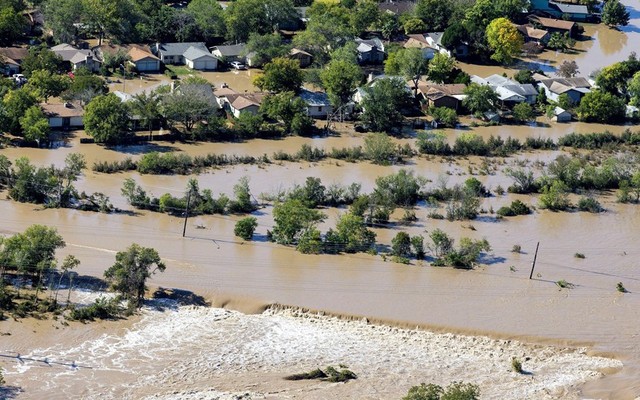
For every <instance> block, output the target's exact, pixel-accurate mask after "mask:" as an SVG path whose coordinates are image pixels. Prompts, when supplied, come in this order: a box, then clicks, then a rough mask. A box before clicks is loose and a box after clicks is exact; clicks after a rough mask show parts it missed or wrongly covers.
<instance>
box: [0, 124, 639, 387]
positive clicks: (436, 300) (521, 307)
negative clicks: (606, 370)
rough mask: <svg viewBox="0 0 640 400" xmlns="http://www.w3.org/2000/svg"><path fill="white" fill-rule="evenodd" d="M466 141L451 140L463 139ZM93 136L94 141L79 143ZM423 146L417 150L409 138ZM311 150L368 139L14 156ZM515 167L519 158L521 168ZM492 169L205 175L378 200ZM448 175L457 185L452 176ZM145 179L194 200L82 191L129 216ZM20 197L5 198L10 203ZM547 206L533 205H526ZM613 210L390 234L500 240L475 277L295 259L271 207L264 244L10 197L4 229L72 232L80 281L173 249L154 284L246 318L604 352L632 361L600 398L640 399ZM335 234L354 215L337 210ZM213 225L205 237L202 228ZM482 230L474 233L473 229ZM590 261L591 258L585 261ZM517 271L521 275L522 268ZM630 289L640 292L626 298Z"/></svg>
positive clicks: (634, 315) (536, 131)
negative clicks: (349, 320)
mask: <svg viewBox="0 0 640 400" xmlns="http://www.w3.org/2000/svg"><path fill="white" fill-rule="evenodd" d="M600 128H609V129H610V130H613V131H619V130H621V129H623V127H594V126H592V125H579V124H572V125H564V124H552V125H551V126H550V127H546V128H535V127H524V128H514V127H497V128H477V129H476V130H475V132H478V133H479V134H481V135H483V136H488V135H490V134H494V135H496V134H500V135H503V136H506V135H512V136H517V137H520V138H524V137H526V136H548V137H554V138H557V137H558V136H561V135H563V134H565V133H568V132H570V131H573V130H579V131H594V130H596V131H597V130H603V129H600ZM456 134H457V133H456V132H454V131H449V135H450V136H451V137H450V139H451V140H453V137H454V136H455V135H456ZM78 136H81V133H79V134H78ZM402 141H403V142H408V143H411V144H413V145H415V143H414V142H415V140H414V139H403V140H402ZM303 143H308V144H312V145H314V146H318V147H323V148H328V149H330V148H331V147H334V146H336V147H338V146H340V147H343V146H353V145H361V144H362V143H363V139H362V137H361V136H360V135H353V136H349V135H345V136H343V137H330V138H321V139H308V138H299V137H295V138H288V139H285V140H275V141H267V140H255V141H251V142H247V143H211V144H197V145H191V144H177V143H175V144H173V143H157V144H154V145H147V146H138V147H126V148H119V149H115V150H112V149H106V148H103V147H100V146H96V145H80V144H79V139H78V138H77V137H76V138H75V139H72V140H71V141H69V142H68V143H67V144H66V145H65V146H63V147H61V148H58V149H55V150H46V149H3V150H0V153H1V154H6V155H7V156H8V157H9V158H11V159H15V158H16V157H19V156H23V155H24V156H27V157H29V158H30V159H32V160H33V161H34V162H35V163H37V164H41V165H46V164H52V163H53V164H57V165H61V164H62V163H63V161H64V157H65V156H66V155H67V154H69V153H71V152H76V151H79V152H82V153H83V154H85V156H86V158H87V160H88V161H89V165H91V163H92V162H93V161H96V160H116V159H124V158H125V157H128V156H131V157H133V158H137V157H139V155H140V154H142V153H143V152H145V151H150V150H153V149H159V150H162V151H184V152H186V153H189V154H192V155H194V154H206V153H210V152H215V153H222V152H225V153H236V154H253V155H261V154H264V153H266V154H269V155H270V154H272V153H273V152H274V151H276V150H284V151H287V152H295V151H297V150H298V149H299V148H300V146H301V145H302V144H303ZM557 154H559V152H534V153H527V154H520V155H518V156H517V157H516V158H521V159H528V160H536V159H541V160H547V161H548V160H550V159H552V158H553V157H555V156H556V155H557ZM509 160H512V159H507V162H512V161H509ZM480 162H481V160H480V159H478V158H471V159H470V160H459V161H456V163H444V162H441V161H440V160H438V159H432V160H426V159H424V158H414V159H413V160H411V162H410V163H408V164H407V165H404V166H391V167H381V166H374V165H371V164H369V163H367V162H362V163H355V164H353V163H346V162H342V161H339V162H336V161H335V160H329V161H325V162H322V163H282V164H272V165H267V166H257V165H252V166H236V167H232V168H227V169H222V170H212V171H209V172H207V173H204V174H202V175H200V176H199V177H198V179H199V180H200V184H201V187H205V188H212V190H213V192H214V194H217V193H220V192H225V193H227V194H231V193H232V187H233V185H234V184H235V183H236V182H237V179H239V178H240V177H242V176H249V177H250V179H251V182H250V185H251V188H252V192H253V193H254V194H255V195H257V194H258V193H261V192H271V191H274V190H278V189H286V188H289V187H291V185H292V184H293V183H303V182H304V179H305V178H306V177H307V176H315V177H319V178H321V179H322V181H323V182H324V183H325V184H330V183H333V182H337V183H342V184H349V183H351V182H360V183H361V184H362V186H363V191H370V190H371V189H372V188H373V187H374V185H375V179H376V178H377V177H378V176H381V175H388V174H390V173H391V172H393V171H397V170H398V169H400V168H409V169H411V170H413V171H415V172H416V173H417V174H420V175H424V176H426V177H428V178H429V179H431V180H432V181H434V182H435V181H436V180H437V179H439V177H447V179H448V180H449V182H450V183H456V182H461V181H463V180H464V179H466V178H468V175H466V173H467V172H466V171H467V166H468V163H474V164H476V165H477V164H479V163H480ZM447 172H448V173H449V174H450V175H447ZM129 176H131V177H134V178H135V179H136V180H137V181H138V182H139V183H141V184H142V185H143V186H144V187H145V188H146V189H147V190H148V191H149V192H151V193H153V194H154V195H156V196H159V195H161V194H162V193H165V192H172V193H174V194H179V193H181V192H182V191H183V190H184V188H185V186H186V182H187V179H188V178H189V177H188V176H148V175H145V176H140V175H139V174H137V173H121V174H113V175H104V174H96V173H93V172H90V171H87V172H86V176H84V177H83V178H82V179H81V180H80V181H79V182H78V187H79V188H80V189H81V190H86V191H87V192H92V191H101V192H104V193H105V194H107V195H108V196H110V197H111V200H112V202H113V203H114V205H116V206H117V207H121V208H126V209H128V208H129V206H128V205H127V204H126V203H125V201H124V199H123V198H122V196H121V194H120V187H121V184H122V181H123V180H124V178H125V177H129ZM478 178H479V179H481V180H482V181H483V183H485V185H487V186H489V187H495V186H497V185H502V186H503V187H506V186H508V185H509V181H508V179H506V178H505V177H504V176H503V175H501V174H500V173H498V174H496V175H489V176H479V177H478ZM5 196H6V194H3V198H4V197H5ZM514 198H515V196H512V195H506V196H501V197H492V198H489V199H487V200H486V201H485V203H484V204H483V206H484V208H486V209H489V208H490V207H493V208H494V209H497V208H499V207H500V206H502V205H504V204H507V203H509V202H510V201H511V200H512V199H514ZM520 198H522V199H524V200H526V201H527V202H532V203H533V204H535V199H534V198H532V197H520ZM602 202H603V205H604V206H605V207H606V208H607V212H605V213H603V214H600V215H591V214H585V213H577V212H572V213H552V212H548V211H538V212H536V213H534V214H533V215H530V216H524V217H516V218H509V219H507V220H504V221H501V222H496V220H495V219H494V218H493V217H489V216H486V217H485V216H481V217H480V218H478V219H477V220H474V221H471V222H462V223H460V222H447V221H437V220H430V219H427V218H426V214H427V213H428V212H429V210H427V209H426V208H424V207H419V208H418V209H417V216H418V217H419V221H418V222H417V223H415V224H413V225H411V226H408V227H390V228H387V229H377V230H376V233H377V234H378V242H379V243H382V244H387V245H388V244H389V243H390V242H391V238H392V237H393V236H394V235H395V234H396V233H397V232H398V230H399V229H406V230H407V232H409V233H410V234H412V235H413V234H423V235H425V236H426V235H428V233H427V232H429V231H431V230H433V229H435V228H441V229H443V230H445V231H446V232H448V233H449V234H451V235H453V236H454V237H456V238H460V237H463V236H468V237H473V238H482V237H486V238H487V239H488V240H489V242H490V243H491V245H492V247H493V252H492V254H491V255H489V256H487V257H486V258H485V259H484V260H483V265H482V266H481V267H480V268H477V269H475V270H473V271H459V270H452V269H448V268H433V267H429V266H428V265H426V264H425V265H422V264H421V263H419V264H415V263H414V264H413V265H408V266H407V265H399V264H394V263H390V262H384V261H383V260H382V259H381V258H380V257H379V256H371V255H366V254H356V255H340V256H333V255H302V254H299V253H297V252H296V251H295V250H293V249H291V248H287V247H283V246H278V245H275V244H272V243H269V242H267V241H266V234H267V230H268V229H270V228H271V227H272V225H273V222H272V218H271V208H270V207H267V208H264V209H261V210H259V211H258V212H256V213H255V214H254V215H255V216H256V217H257V218H258V222H259V226H258V228H257V231H256V240H255V241H253V242H242V241H239V240H238V238H236V237H235V236H234V235H233V227H234V223H235V221H236V220H237V219H238V217H236V216H219V215H218V216H201V217H196V218H193V219H191V220H190V221H189V224H188V229H187V236H186V237H185V238H182V237H181V233H182V224H183V221H182V220H181V219H179V218H175V217H170V216H166V215H161V214H157V213H149V212H140V213H139V214H137V215H135V216H131V215H122V214H114V215H105V214H98V213H90V212H79V211H73V210H55V209H48V210H44V209H42V208H41V207H39V206H36V205H30V204H17V203H15V202H12V201H9V200H0V223H1V226H0V228H1V229H2V233H5V234H11V233H15V232H18V231H22V230H24V229H25V228H26V227H28V226H29V225H31V224H35V223H45V224H47V225H50V226H54V227H56V228H57V229H58V231H59V232H60V233H61V234H62V235H63V237H64V238H65V241H66V242H67V247H66V248H65V249H64V251H63V252H61V256H63V255H64V254H66V253H72V254H75V255H76V256H77V257H78V258H80V260H81V261H82V265H81V267H80V269H79V271H78V272H79V273H80V274H83V275H95V276H102V273H103V271H104V270H105V269H106V268H108V267H109V266H110V265H111V264H112V262H113V258H114V254H115V252H117V251H120V250H123V249H124V248H126V247H127V246H128V245H130V244H131V243H132V242H137V243H139V244H141V245H143V246H151V247H154V248H156V249H158V250H159V252H160V254H161V256H162V257H163V258H164V259H165V260H166V261H167V263H168V266H169V267H168V268H167V271H166V272H165V273H163V274H160V275H156V276H154V277H153V279H152V280H151V282H150V283H151V285H153V286H163V287H173V288H181V289H186V290H191V291H194V292H196V293H198V294H202V295H204V296H206V297H208V298H209V299H211V300H212V301H214V304H216V305H227V306H229V307H232V308H237V309H239V310H242V311H250V312H255V311H260V310H262V309H263V308H264V306H266V305H268V304H272V303H280V304H286V305H294V306H299V307H305V308H310V309H317V310H325V311H328V312H332V313H335V314H339V315H353V316H367V317H369V318H371V319H373V320H380V321H385V322H393V323H399V324H406V325H407V326H416V325H421V326H424V327H428V328H431V329H443V330H446V331H459V332H466V333H483V334H489V335H493V336H497V337H509V338H511V337H517V338H521V339H524V340H525V341H548V342H549V343H555V344H576V343H577V344H587V345H592V349H593V352H595V353H600V354H607V355H612V356H615V357H616V358H619V359H620V360H621V361H622V362H623V363H624V368H623V369H622V370H621V371H620V372H617V373H613V374H610V375H608V376H606V377H605V378H603V379H599V380H596V381H593V382H590V383H588V384H586V385H585V386H584V388H583V395H584V396H585V397H588V398H602V399H633V398H634V397H635V396H640V383H639V381H638V379H637V378H638V376H640V348H639V347H638V346H637V344H638V343H639V339H640V338H638V333H639V332H640V295H639V294H640V268H639V267H640V266H639V265H638V258H639V257H640V248H639V246H638V237H639V236H640V228H638V227H639V226H640V212H639V209H638V206H637V205H620V204H617V203H615V199H613V197H612V196H609V197H604V198H603V199H602ZM324 211H325V213H326V214H327V215H328V217H329V218H328V220H327V222H325V223H324V224H323V225H322V229H323V230H325V229H327V227H328V226H330V225H331V224H332V223H333V221H335V218H336V216H337V215H339V213H340V212H343V211H344V210H337V209H327V210H324ZM196 225H202V226H203V227H204V228H205V229H196V228H195V226H196ZM471 225H472V226H473V229H470V226H471ZM538 241H539V242H540V253H539V256H538V263H537V266H536V272H535V274H534V279H532V280H529V279H528V276H529V269H530V266H531V261H532V258H533V251H534V249H535V246H536V243H537V242H538ZM515 244H519V245H521V246H522V249H523V253H522V254H514V253H511V248H512V246H513V245H515ZM576 252H580V253H584V254H585V256H586V258H585V259H577V258H575V257H574V253H576ZM510 267H513V268H510ZM561 279H564V280H566V281H568V282H570V283H572V284H574V285H575V288H574V289H571V290H566V289H565V290H559V288H558V286H556V284H555V282H556V281H558V280H561ZM617 282H623V283H624V286H625V287H626V288H627V289H628V290H629V293H625V294H622V293H618V292H617V291H616V284H617Z"/></svg>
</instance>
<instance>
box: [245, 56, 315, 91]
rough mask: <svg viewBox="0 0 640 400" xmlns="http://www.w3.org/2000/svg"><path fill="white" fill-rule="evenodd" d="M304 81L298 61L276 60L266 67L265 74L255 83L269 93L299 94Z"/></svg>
mask: <svg viewBox="0 0 640 400" xmlns="http://www.w3.org/2000/svg"><path fill="white" fill-rule="evenodd" d="M303 80H304V73H303V72H302V70H301V69H300V63H299V62H298V61H297V60H292V59H289V58H275V59H273V61H271V62H270V63H268V64H267V65H265V66H264V74H263V75H259V76H258V77H257V78H256V79H254V81H253V83H254V85H256V86H257V87H259V88H260V89H261V90H266V91H269V92H274V93H279V92H296V93H297V92H298V91H299V90H300V86H302V82H303Z"/></svg>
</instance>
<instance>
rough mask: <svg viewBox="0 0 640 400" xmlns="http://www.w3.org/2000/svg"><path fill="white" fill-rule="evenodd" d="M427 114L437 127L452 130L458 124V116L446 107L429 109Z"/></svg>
mask: <svg viewBox="0 0 640 400" xmlns="http://www.w3.org/2000/svg"><path fill="white" fill-rule="evenodd" d="M429 114H430V115H431V116H432V117H433V119H434V121H436V122H437V123H438V125H443V126H446V127H450V128H454V127H455V126H456V125H457V124H458V114H457V113H456V110H454V109H451V108H448V107H431V108H429Z"/></svg>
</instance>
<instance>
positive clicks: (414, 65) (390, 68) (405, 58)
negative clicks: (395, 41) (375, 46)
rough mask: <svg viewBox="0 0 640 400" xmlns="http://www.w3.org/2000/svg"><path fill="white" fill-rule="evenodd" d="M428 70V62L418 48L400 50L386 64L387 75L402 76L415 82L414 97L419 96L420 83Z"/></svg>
mask: <svg viewBox="0 0 640 400" xmlns="http://www.w3.org/2000/svg"><path fill="white" fill-rule="evenodd" d="M427 68H428V67H427V60H425V59H424V56H423V55H422V50H420V49H418V48H409V49H400V50H398V51H397V52H396V53H395V54H393V58H392V57H391V55H390V57H389V59H388V60H387V61H385V64H384V72H385V73H387V74H389V75H402V76H403V77H404V78H406V79H409V80H411V81H412V82H413V89H414V93H413V94H414V96H417V94H418V81H419V80H420V78H421V77H422V75H424V74H426V73H427V70H428V69H427Z"/></svg>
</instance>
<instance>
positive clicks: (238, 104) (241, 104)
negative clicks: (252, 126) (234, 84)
mask: <svg viewBox="0 0 640 400" xmlns="http://www.w3.org/2000/svg"><path fill="white" fill-rule="evenodd" d="M263 97H264V95H263V94H262V93H245V94H238V95H230V96H227V99H228V100H229V103H231V106H232V107H233V108H235V109H236V110H244V109H245V108H248V107H251V106H257V107H260V104H262V98H263Z"/></svg>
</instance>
